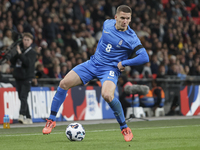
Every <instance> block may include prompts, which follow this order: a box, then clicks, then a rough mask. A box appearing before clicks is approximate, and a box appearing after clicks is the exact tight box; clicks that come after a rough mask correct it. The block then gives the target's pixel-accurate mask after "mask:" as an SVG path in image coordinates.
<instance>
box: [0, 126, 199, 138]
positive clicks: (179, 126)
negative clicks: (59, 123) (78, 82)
mask: <svg viewBox="0 0 200 150" xmlns="http://www.w3.org/2000/svg"><path fill="white" fill-rule="evenodd" d="M199 126H200V125H187V126H169V127H154V128H135V129H132V130H133V131H134V130H152V129H168V128H184V127H199ZM117 130H119V129H108V130H93V131H87V132H104V131H117ZM51 134H65V132H55V133H51ZM32 135H43V134H42V133H33V134H9V135H0V137H10V136H32Z"/></svg>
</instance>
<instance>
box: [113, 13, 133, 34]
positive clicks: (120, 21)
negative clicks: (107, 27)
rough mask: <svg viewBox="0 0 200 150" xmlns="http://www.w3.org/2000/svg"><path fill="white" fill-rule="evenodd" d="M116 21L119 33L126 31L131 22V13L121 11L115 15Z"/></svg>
mask: <svg viewBox="0 0 200 150" xmlns="http://www.w3.org/2000/svg"><path fill="white" fill-rule="evenodd" d="M115 20H116V24H115V27H116V29H117V30H119V31H125V30H127V27H128V25H129V23H130V22H131V13H125V12H122V11H121V12H119V13H117V14H116V15H115Z"/></svg>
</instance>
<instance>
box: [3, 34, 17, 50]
mask: <svg viewBox="0 0 200 150" xmlns="http://www.w3.org/2000/svg"><path fill="white" fill-rule="evenodd" d="M13 42H14V41H13V39H12V32H11V30H7V31H6V36H5V37H4V38H3V45H4V46H5V47H8V46H10V45H11V44H12V43H13Z"/></svg>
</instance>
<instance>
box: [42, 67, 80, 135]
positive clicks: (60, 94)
mask: <svg viewBox="0 0 200 150" xmlns="http://www.w3.org/2000/svg"><path fill="white" fill-rule="evenodd" d="M80 84H82V80H81V79H80V77H79V75H78V74H77V73H76V72H74V71H73V70H71V71H70V72H69V73H68V74H67V75H66V76H65V77H64V78H63V79H62V80H61V81H60V84H59V86H58V88H57V91H56V94H55V95H54V97H53V101H52V104H51V114H50V117H49V119H47V123H46V126H45V127H44V128H43V130H42V132H43V134H49V133H51V130H52V129H53V128H54V127H55V126H56V122H55V120H56V115H57V112H58V110H59V108H60V106H61V105H62V103H63V102H64V100H65V98H66V94H67V91H68V89H70V88H71V87H74V86H77V85H80Z"/></svg>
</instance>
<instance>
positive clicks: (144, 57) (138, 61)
mask: <svg viewBox="0 0 200 150" xmlns="http://www.w3.org/2000/svg"><path fill="white" fill-rule="evenodd" d="M129 58H130V59H128V60H124V61H122V66H124V67H125V66H138V65H142V64H145V63H147V62H149V56H148V54H147V52H146V49H145V48H144V47H143V46H142V44H141V42H140V39H139V38H138V37H137V35H136V34H135V35H134V36H133V42H132V53H131V54H130V55H129Z"/></svg>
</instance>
